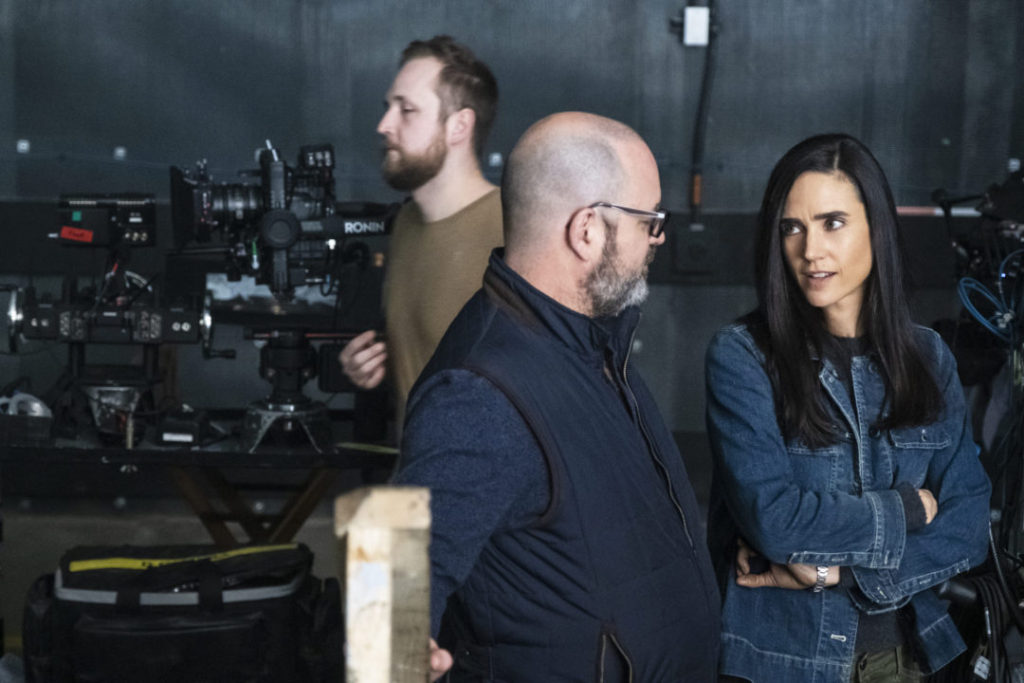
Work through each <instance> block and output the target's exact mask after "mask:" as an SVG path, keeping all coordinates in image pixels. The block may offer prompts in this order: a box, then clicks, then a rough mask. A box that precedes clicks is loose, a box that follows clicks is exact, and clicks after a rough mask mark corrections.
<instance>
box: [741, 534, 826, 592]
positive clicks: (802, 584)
mask: <svg viewBox="0 0 1024 683" xmlns="http://www.w3.org/2000/svg"><path fill="white" fill-rule="evenodd" d="M758 556H759V555H758V552H757V551H756V550H754V549H753V548H751V547H750V546H749V545H747V544H746V542H745V541H744V540H743V539H739V548H738V549H737V551H736V583H737V584H738V585H740V586H744V587H746V588H786V589H789V590H805V589H807V588H810V587H812V586H813V585H814V584H815V582H816V581H817V580H818V570H817V567H815V566H814V565H813V564H803V563H800V562H793V563H790V564H776V563H775V562H770V563H768V569H767V570H766V571H764V572H761V573H758V574H754V573H752V572H751V571H750V559H751V558H752V557H758ZM837 583H839V567H829V568H828V578H827V579H825V585H826V586H834V585H836V584H837Z"/></svg>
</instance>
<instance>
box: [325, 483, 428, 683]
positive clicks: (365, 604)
mask: <svg viewBox="0 0 1024 683" xmlns="http://www.w3.org/2000/svg"><path fill="white" fill-rule="evenodd" d="M334 513H335V514H334V523H335V527H334V530H335V535H336V536H337V537H338V539H339V541H340V550H341V552H340V556H341V576H342V582H343V584H344V586H345V642H346V647H345V657H346V661H345V680H346V683H424V681H427V680H428V676H429V668H430V667H429V659H430V647H429V640H430V559H429V556H428V549H429V545H430V491H429V490H428V489H426V488H418V487H395V486H374V487H366V488H362V489H358V490H356V491H352V492H350V493H347V494H345V495H343V496H341V497H339V498H338V499H337V500H336V501H335V507H334Z"/></svg>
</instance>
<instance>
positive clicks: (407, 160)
mask: <svg viewBox="0 0 1024 683" xmlns="http://www.w3.org/2000/svg"><path fill="white" fill-rule="evenodd" d="M395 151H396V154H395V155H392V154H390V153H389V152H390V151H386V152H384V161H382V162H381V165H380V172H381V175H383V176H384V181H385V182H387V184H388V185H390V186H391V187H393V188H394V189H396V190H398V191H399V192H411V191H412V190H415V189H416V188H418V187H421V186H422V185H425V184H426V183H427V182H428V181H430V180H431V179H432V178H433V177H434V176H436V175H437V174H438V172H439V171H440V170H441V167H442V166H444V160H445V157H446V156H447V155H448V146H447V145H446V144H445V141H444V131H443V130H440V131H438V134H437V136H436V137H435V138H434V139H433V140H431V142H430V146H429V147H427V149H426V151H424V152H423V153H422V154H419V155H415V156H413V155H411V154H406V153H405V152H403V151H402V150H395Z"/></svg>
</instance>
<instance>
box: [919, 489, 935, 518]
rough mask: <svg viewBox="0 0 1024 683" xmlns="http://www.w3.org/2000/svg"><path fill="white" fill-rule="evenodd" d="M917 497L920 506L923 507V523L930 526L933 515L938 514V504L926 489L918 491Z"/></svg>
mask: <svg viewBox="0 0 1024 683" xmlns="http://www.w3.org/2000/svg"><path fill="white" fill-rule="evenodd" d="M917 495H918V496H920V497H921V504H922V505H924V523H925V524H931V523H932V520H933V519H935V515H937V514H939V504H938V502H936V500H935V496H933V495H932V492H931V491H929V490H928V489H918V490H917Z"/></svg>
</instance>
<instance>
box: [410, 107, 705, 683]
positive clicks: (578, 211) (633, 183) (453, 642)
mask: <svg viewBox="0 0 1024 683" xmlns="http://www.w3.org/2000/svg"><path fill="white" fill-rule="evenodd" d="M501 192H502V213H503V219H504V233H505V244H506V247H505V249H504V250H501V249H498V250H495V252H494V253H493V254H492V255H491V259H490V263H489V266H488V269H487V272H486V273H485V275H484V284H483V288H482V289H481V290H480V291H478V292H477V293H476V294H475V295H474V297H473V298H472V299H470V301H469V302H468V303H467V304H466V306H465V307H464V308H463V309H462V311H461V312H460V313H459V315H458V316H457V317H456V318H455V321H454V322H453V323H452V325H451V327H449V328H448V331H447V333H446V334H445V336H444V338H443V339H442V341H441V343H440V345H439V346H438V349H437V352H436V353H435V354H434V356H433V358H432V359H431V361H430V362H429V363H428V365H427V367H426V369H425V370H424V372H423V374H422V375H421V376H420V379H419V380H418V381H417V384H416V386H415V387H414V388H413V391H412V393H411V396H410V402H409V414H408V419H407V421H406V431H405V436H404V440H403V444H402V460H401V464H400V467H399V470H398V472H397V474H396V477H395V479H394V482H395V483H396V484H403V485H419V486H427V487H429V488H430V491H431V510H432V513H433V523H432V529H431V547H430V554H431V624H432V633H433V635H434V636H435V637H436V638H437V639H438V641H439V642H440V643H441V647H440V648H438V647H437V645H436V643H435V644H434V650H433V652H432V658H431V665H432V667H433V669H434V676H435V678H436V677H437V676H439V675H440V673H441V672H442V671H444V670H447V669H449V668H450V670H451V674H450V680H451V681H481V680H483V681H577V680H586V681H592V680H595V676H597V680H600V681H627V680H630V681H644V682H648V681H671V682H673V683H679V682H681V681H700V682H710V681H714V680H715V662H716V660H717V649H718V631H719V596H718V592H717V587H716V583H715V579H714V576H713V573H712V569H711V562H710V559H709V557H708V553H707V550H706V549H705V542H704V532H703V530H702V528H701V521H700V513H699V511H698V508H697V504H696V501H695V498H694V495H693V491H692V488H691V486H690V483H689V479H688V477H687V474H686V471H685V469H684V467H683V462H682V458H681V457H680V454H679V451H678V449H677V447H676V445H675V442H674V440H673V438H672V434H671V432H670V431H669V430H668V428H667V427H666V425H665V424H664V421H663V420H662V418H661V415H660V414H659V412H658V409H657V407H656V406H655V403H654V400H653V398H652V396H651V394H650V392H649V391H648V390H647V388H646V386H645V385H644V383H643V381H642V380H641V378H640V376H639V375H638V373H637V371H636V368H635V367H634V365H633V364H631V363H630V362H629V353H630V347H631V345H632V339H633V336H634V333H635V330H636V326H637V324H638V322H639V310H638V309H637V305H638V304H639V303H641V302H642V301H643V299H644V298H645V296H646V294H647V284H646V276H647V267H648V264H649V263H650V261H651V258H652V256H653V254H654V250H655V249H656V247H657V246H658V245H660V244H662V243H663V242H664V236H663V233H662V229H663V227H664V221H665V214H664V213H663V212H661V211H660V210H659V209H658V206H659V203H660V201H661V185H660V180H659V176H658V168H657V165H656V163H655V161H654V157H653V155H652V154H651V151H650V150H649V149H648V147H647V145H646V144H644V142H643V140H642V139H641V138H640V136H639V135H637V134H636V133H635V132H634V131H633V130H632V129H630V128H629V127H628V126H626V125H624V124H621V123H618V122H616V121H612V120H610V119H606V118H603V117H599V116H595V115H592V114H585V113H578V112H569V113H562V114H556V115H553V116H550V117H547V118H545V119H543V120H541V121H539V122H538V123H536V124H535V125H534V126H532V127H531V128H530V129H529V130H527V131H526V133H525V134H524V135H523V137H522V138H521V139H520V140H519V142H518V143H517V145H516V147H515V148H514V149H513V151H512V153H511V155H510V156H509V159H508V164H507V166H506V168H505V174H504V177H503V180H502V188H501ZM453 660H454V665H453Z"/></svg>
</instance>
